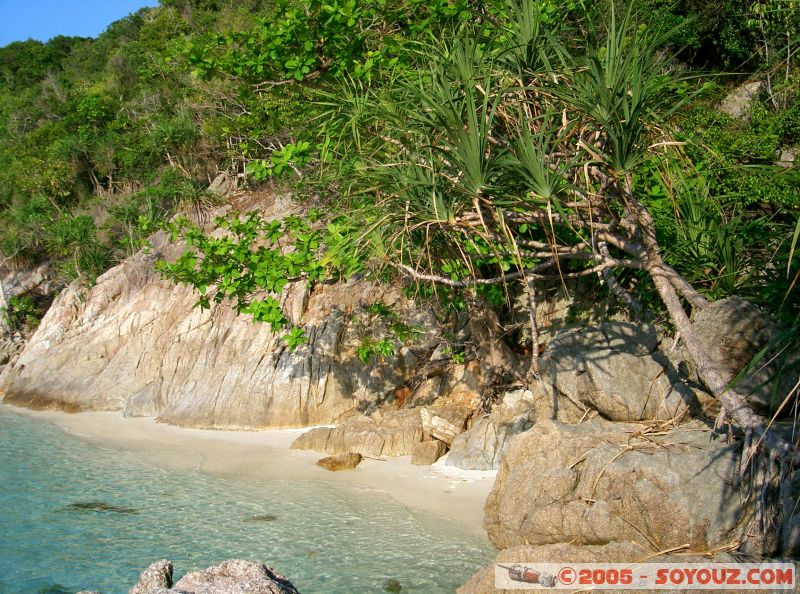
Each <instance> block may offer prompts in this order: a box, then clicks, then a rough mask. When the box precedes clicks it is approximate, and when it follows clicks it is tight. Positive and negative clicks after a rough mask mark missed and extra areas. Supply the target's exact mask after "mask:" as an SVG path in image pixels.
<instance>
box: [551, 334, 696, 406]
mask: <svg viewBox="0 0 800 594" xmlns="http://www.w3.org/2000/svg"><path fill="white" fill-rule="evenodd" d="M659 338H660V337H659V335H658V333H657V331H656V329H655V328H654V327H653V326H649V325H637V324H633V323H630V322H615V321H611V322H604V323H601V324H599V325H597V326H591V327H573V328H569V329H566V330H563V331H562V332H560V333H559V334H558V335H556V337H555V338H553V340H552V341H551V343H550V345H549V346H548V348H547V351H546V352H545V355H544V357H543V361H542V370H543V377H544V378H545V380H546V384H545V387H546V389H547V390H549V391H551V394H550V395H549V397H548V398H549V399H550V400H552V401H553V403H554V405H553V408H554V415H555V417H556V418H559V419H561V420H564V421H572V422H576V421H579V420H580V419H581V418H583V417H584V416H585V415H586V414H587V413H588V412H589V411H591V410H596V411H598V412H599V413H600V415H601V416H603V417H604V418H606V419H609V420H612V421H641V420H672V419H682V418H684V417H686V416H687V415H694V414H699V413H700V412H701V411H702V408H703V405H702V403H703V402H704V401H705V400H706V399H707V398H708V397H707V395H706V394H704V393H703V392H702V390H699V388H698V387H697V386H693V385H691V384H690V383H689V382H687V381H686V380H685V378H682V377H681V376H680V375H679V374H678V372H677V370H676V369H675V368H674V366H673V365H672V363H671V362H670V360H669V358H668V357H667V356H666V355H665V354H664V353H662V352H661V351H659V350H658V344H659Z"/></svg>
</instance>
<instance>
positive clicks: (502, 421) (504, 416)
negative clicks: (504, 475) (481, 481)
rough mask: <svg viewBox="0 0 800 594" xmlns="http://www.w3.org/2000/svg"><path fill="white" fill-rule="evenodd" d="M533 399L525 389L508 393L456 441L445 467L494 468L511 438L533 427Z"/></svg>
mask: <svg viewBox="0 0 800 594" xmlns="http://www.w3.org/2000/svg"><path fill="white" fill-rule="evenodd" d="M534 399H535V396H534V394H533V393H531V392H529V391H527V390H517V391H515V392H508V393H507V394H506V395H505V396H504V397H503V400H502V401H501V402H500V403H498V404H497V405H496V406H495V407H494V408H493V409H492V412H491V413H490V414H489V415H487V416H485V417H482V418H480V419H478V420H477V421H475V422H474V423H473V425H472V427H471V428H470V429H469V430H468V431H465V432H464V433H461V434H460V435H458V437H456V438H455V440H454V441H453V444H452V446H451V448H450V454H449V455H448V456H447V465H448V466H455V467H457V468H463V469H465V470H491V469H495V468H497V467H498V466H499V465H500V458H501V457H502V455H503V453H505V451H506V449H507V448H508V444H509V443H510V440H511V438H512V437H514V436H515V435H517V434H519V433H522V432H523V431H527V430H528V429H530V427H531V425H533V421H534V420H535V412H534V410H535V402H534Z"/></svg>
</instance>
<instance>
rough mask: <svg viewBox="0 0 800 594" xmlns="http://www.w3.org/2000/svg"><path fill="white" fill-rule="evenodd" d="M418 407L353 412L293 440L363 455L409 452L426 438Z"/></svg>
mask: <svg viewBox="0 0 800 594" xmlns="http://www.w3.org/2000/svg"><path fill="white" fill-rule="evenodd" d="M422 437H423V430H422V420H421V419H420V413H419V409H418V408H412V409H401V410H388V411H385V412H375V413H373V414H372V415H369V416H366V415H353V416H351V417H349V418H348V419H346V420H345V421H344V422H343V423H341V424H340V425H338V426H337V427H317V428H315V429H312V430H311V431H307V432H306V433H304V434H302V435H301V436H300V437H298V438H297V439H296V440H295V441H294V443H292V446H291V447H292V449H297V450H314V451H317V452H320V453H324V454H343V453H345V452H357V453H359V454H361V455H362V456H368V457H370V458H377V457H380V456H388V457H397V456H409V455H411V453H412V452H413V450H414V446H415V445H416V444H418V443H419V442H421V441H422Z"/></svg>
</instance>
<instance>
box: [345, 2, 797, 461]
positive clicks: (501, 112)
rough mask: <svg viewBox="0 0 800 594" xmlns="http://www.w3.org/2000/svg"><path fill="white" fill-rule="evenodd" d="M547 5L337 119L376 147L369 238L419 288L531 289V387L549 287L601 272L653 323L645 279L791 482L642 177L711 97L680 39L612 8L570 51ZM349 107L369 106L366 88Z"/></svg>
mask: <svg viewBox="0 0 800 594" xmlns="http://www.w3.org/2000/svg"><path fill="white" fill-rule="evenodd" d="M537 6H538V4H537V3H535V2H532V1H527V0H522V1H521V2H520V3H516V2H511V3H509V5H508V10H507V14H508V16H509V17H510V18H509V20H508V24H507V26H506V27H505V28H504V29H503V30H501V31H500V34H499V35H495V37H494V38H493V39H491V40H487V38H486V37H483V36H481V35H477V34H474V33H473V34H466V35H464V36H462V38H461V39H460V40H458V41H455V42H451V43H450V42H449V43H442V44H439V45H436V46H434V47H430V48H427V49H425V50H423V51H422V52H421V53H422V55H423V56H424V57H423V58H422V59H420V64H422V66H421V68H420V69H417V70H414V71H412V72H411V73H409V74H406V75H405V76H404V77H402V78H401V80H400V81H399V82H398V83H397V84H395V85H394V87H393V88H392V89H391V90H390V91H388V92H385V93H374V92H372V91H369V90H365V91H364V92H362V93H356V95H357V107H358V109H357V111H356V110H355V109H353V110H350V111H348V109H349V107H348V105H347V104H345V105H342V106H341V107H339V108H338V109H337V110H336V112H335V113H334V114H332V115H333V117H334V118H340V119H341V120H343V121H346V122H347V126H348V127H349V128H352V129H354V130H357V131H358V132H357V138H356V140H355V141H353V142H352V143H350V144H348V145H347V146H346V150H350V151H354V150H357V149H356V147H355V145H356V141H357V142H358V143H359V146H360V150H358V154H359V160H358V164H357V166H356V168H355V171H354V175H353V176H352V183H353V188H354V189H355V191H356V192H358V191H361V192H363V193H365V194H367V195H369V196H370V197H371V198H370V200H369V201H364V202H362V204H364V203H366V204H368V205H369V206H362V207H361V208H360V209H359V210H360V212H359V213H358V214H359V216H363V217H365V218H366V219H367V220H370V221H372V224H371V225H369V226H367V227H365V228H364V231H363V234H362V239H363V241H364V242H365V243H366V244H369V245H371V246H372V248H373V250H375V251H376V252H377V253H378V254H379V255H380V256H381V257H382V259H383V261H384V262H385V263H386V265H387V266H391V267H394V268H395V269H397V270H399V271H400V272H401V273H402V274H404V275H407V276H408V277H410V278H411V279H413V280H415V281H420V282H426V283H433V284H435V285H439V286H447V287H451V288H463V289H470V288H473V289H475V291H473V294H476V293H479V292H480V291H479V290H480V289H481V288H485V287H487V286H492V285H497V286H501V287H504V288H506V289H507V288H508V287H511V286H513V285H514V284H515V283H518V288H519V290H521V291H524V293H525V294H526V295H527V303H528V305H529V307H528V309H529V311H530V325H531V330H532V334H533V342H534V345H533V348H531V349H530V353H531V358H532V360H531V364H530V371H529V372H528V373H527V374H526V375H527V378H526V379H527V381H535V379H536V377H537V373H538V364H539V362H538V357H539V355H538V348H537V347H538V344H537V343H538V340H537V336H538V332H537V328H536V308H537V286H539V287H540V286H541V284H542V283H543V282H545V281H551V280H556V281H559V280H560V281H563V280H565V279H571V278H578V277H587V276H594V275H599V276H600V277H601V278H602V281H603V282H604V284H605V286H606V287H607V288H608V289H609V290H610V291H612V292H613V293H614V294H615V295H616V296H617V297H618V298H619V299H620V300H621V301H622V302H624V303H625V304H626V305H628V306H629V307H630V308H631V309H633V310H634V311H636V312H641V309H642V305H641V304H640V303H639V302H638V301H637V299H636V298H635V297H634V296H633V294H632V293H631V292H629V291H628V290H627V289H626V287H625V283H624V282H622V281H621V278H622V276H630V272H626V271H636V272H635V274H636V275H638V278H640V279H641V278H644V279H645V280H649V282H650V283H652V285H651V286H652V287H653V288H654V292H655V294H656V295H657V296H658V298H659V299H660V303H661V306H662V311H663V312H664V313H665V314H666V319H667V320H668V322H669V323H671V325H672V326H673V327H674V329H675V331H676V334H677V335H679V337H680V340H682V341H683V343H684V345H685V347H686V349H687V350H688V352H689V353H690V354H691V356H692V358H693V359H694V361H695V362H696V364H697V369H698V374H699V377H700V378H701V381H702V382H703V383H704V384H705V386H706V387H707V388H708V389H709V391H710V392H712V393H713V394H714V396H715V397H716V398H717V399H718V400H719V402H720V404H721V406H722V411H723V413H722V416H721V418H720V419H719V420H720V421H722V420H723V419H728V420H729V421H730V422H732V423H733V425H735V426H737V427H738V428H740V429H741V431H742V432H743V433H744V434H745V436H746V440H745V444H746V446H745V451H744V454H745V456H746V457H748V458H751V457H753V456H754V453H755V452H756V451H759V452H760V453H759V454H758V456H761V458H758V456H757V457H756V458H752V459H753V460H757V459H758V460H761V461H762V462H765V463H772V462H774V461H780V462H781V467H782V469H783V470H782V472H786V470H787V469H788V468H791V465H792V461H793V456H794V450H795V448H794V444H792V443H791V442H790V441H788V440H787V439H785V438H784V437H782V436H781V435H779V434H778V433H777V432H775V431H774V430H772V429H771V428H770V426H769V424H768V422H767V420H765V419H764V418H762V417H760V416H759V415H757V414H756V413H755V412H754V411H753V409H752V408H751V406H750V405H749V404H748V401H747V399H746V397H745V394H743V393H741V392H740V391H739V390H738V389H737V387H736V385H730V384H729V382H728V381H727V379H726V375H725V374H724V373H723V371H722V370H721V369H720V367H719V364H718V362H717V361H716V360H715V359H714V358H713V357H712V356H710V355H709V353H708V352H707V350H706V348H705V346H704V345H703V344H702V343H701V341H700V340H699V337H698V335H697V333H696V331H695V327H694V325H693V322H692V321H691V317H690V311H689V310H690V309H702V308H704V307H706V305H707V300H706V299H705V298H704V297H703V296H702V295H701V294H700V293H699V292H698V291H697V290H695V289H694V288H693V287H692V285H691V284H690V283H688V282H687V281H686V280H685V279H684V278H683V277H682V276H681V275H680V274H679V273H678V272H676V270H674V269H673V268H672V267H671V266H669V265H668V264H667V262H665V259H664V256H663V255H662V247H661V246H660V245H659V240H658V237H657V234H656V228H655V224H654V219H653V216H652V214H651V212H650V210H649V209H648V207H647V205H646V200H644V199H643V197H642V196H641V195H640V194H639V191H638V190H637V187H636V183H635V176H636V175H637V172H638V171H639V170H640V168H641V167H642V166H643V164H644V163H645V162H649V163H652V162H659V161H661V162H664V161H666V157H671V158H672V159H673V161H674V160H679V159H681V158H683V157H682V152H681V148H680V143H678V142H676V141H675V140H674V135H673V133H672V131H671V126H670V120H671V117H672V116H673V115H674V114H675V113H676V111H677V110H679V109H680V108H681V107H682V106H684V105H685V104H686V101H687V99H689V97H690V95H691V93H690V92H689V91H688V90H689V89H691V88H693V86H692V85H688V84H687V82H686V79H684V80H683V82H681V77H680V76H679V74H678V73H676V72H670V71H669V62H668V60H667V59H666V58H665V56H663V55H662V50H661V48H663V43H662V42H663V40H662V39H658V38H657V35H655V34H653V32H651V31H649V30H648V29H647V28H646V27H643V26H640V25H638V24H637V23H636V22H635V20H634V19H633V18H631V17H629V16H626V17H622V18H617V17H616V16H615V15H614V12H613V10H611V11H610V17H609V19H608V20H607V22H606V23H604V25H603V26H602V27H598V28H596V30H597V31H598V33H597V35H596V36H595V37H594V38H589V39H588V40H585V41H584V40H583V39H581V40H576V39H575V36H572V41H571V42H564V41H563V40H564V39H565V37H564V36H561V35H557V34H556V33H555V29H556V24H555V23H553V22H552V20H549V21H548V20H547V19H546V18H545V17H546V16H547V15H544V14H543V13H542V12H541V11H540V10H539V9H538V8H537ZM567 37H569V36H567ZM695 87H696V86H695ZM339 96H340V97H346V96H353V88H352V86H351V87H350V88H349V89H348V93H342V94H340V95H339ZM367 104H368V105H369V107H365V105H367ZM353 113H357V116H358V117H357V118H355V117H354V116H352V114H353ZM356 119H357V121H356ZM364 138H373V139H374V141H373V142H372V143H369V144H368V145H367V146H365V145H364V140H363V139H364ZM343 150H344V149H343ZM676 174H679V172H677V171H676V170H675V168H671V169H670V170H669V171H665V172H664V175H676ZM471 313H472V314H473V320H479V321H480V325H481V328H482V330H481V329H478V330H479V331H478V336H477V340H478V342H481V336H483V337H484V339H485V340H483V346H482V347H479V356H480V358H481V363H482V364H483V365H485V366H486V367H488V368H489V369H488V371H489V372H490V373H492V372H494V373H496V374H503V373H514V369H513V367H514V366H515V365H516V366H517V369H518V368H519V366H518V361H517V360H516V359H515V358H514V356H513V353H511V352H510V351H509V349H507V348H506V347H505V346H504V345H503V343H502V341H500V340H497V339H498V337H499V334H498V333H497V332H495V333H494V334H493V333H492V329H493V328H495V329H496V327H497V319H496V318H494V319H492V316H491V315H488V314H487V313H486V308H485V307H483V306H482V305H481V303H480V300H479V299H475V301H473V311H472V312H471ZM473 334H474V333H473ZM773 466H774V465H773Z"/></svg>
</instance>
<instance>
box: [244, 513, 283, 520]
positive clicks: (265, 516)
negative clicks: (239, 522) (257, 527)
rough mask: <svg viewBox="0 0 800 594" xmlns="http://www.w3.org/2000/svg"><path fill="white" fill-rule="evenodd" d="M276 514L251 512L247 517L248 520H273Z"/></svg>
mask: <svg viewBox="0 0 800 594" xmlns="http://www.w3.org/2000/svg"><path fill="white" fill-rule="evenodd" d="M277 519H278V516H274V515H272V514H253V515H252V516H250V517H249V518H248V520H249V521H250V522H274V521H275V520H277Z"/></svg>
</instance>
